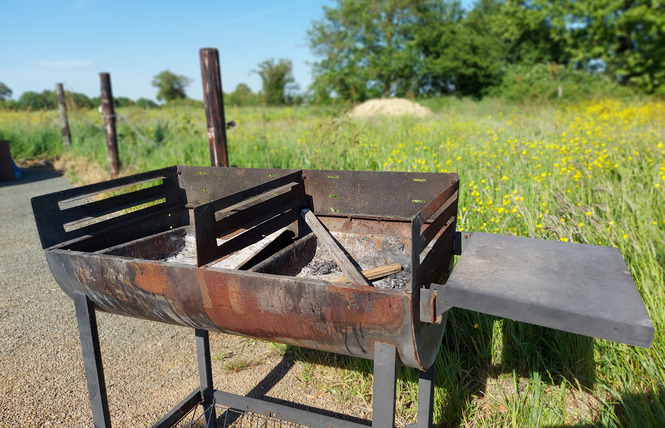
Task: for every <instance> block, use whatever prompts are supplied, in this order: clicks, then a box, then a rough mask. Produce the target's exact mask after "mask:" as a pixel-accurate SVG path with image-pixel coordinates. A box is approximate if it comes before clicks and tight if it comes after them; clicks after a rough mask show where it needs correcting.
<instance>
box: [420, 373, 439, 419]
mask: <svg viewBox="0 0 665 428" xmlns="http://www.w3.org/2000/svg"><path fill="white" fill-rule="evenodd" d="M435 371H436V363H434V364H432V367H430V368H429V369H427V370H420V372H419V374H418V375H419V380H418V423H417V426H418V428H430V427H431V426H432V413H433V411H434V374H435Z"/></svg>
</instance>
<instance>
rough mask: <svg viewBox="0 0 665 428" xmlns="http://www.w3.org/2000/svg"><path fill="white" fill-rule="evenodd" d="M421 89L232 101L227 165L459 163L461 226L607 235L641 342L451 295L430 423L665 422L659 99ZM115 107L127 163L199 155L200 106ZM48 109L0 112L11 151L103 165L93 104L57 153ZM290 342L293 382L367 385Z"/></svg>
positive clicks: (429, 167)
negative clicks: (410, 110) (640, 326)
mask: <svg viewBox="0 0 665 428" xmlns="http://www.w3.org/2000/svg"><path fill="white" fill-rule="evenodd" d="M422 103H423V104H426V105H429V106H430V107H432V108H433V110H434V111H435V114H434V115H433V116H431V117H426V118H409V117H405V118H386V117H384V118H373V119H364V120H355V119H349V118H348V117H346V116H345V115H344V112H343V111H341V110H338V109H317V108H314V107H297V108H296V107H293V108H269V109H262V108H242V109H235V108H229V109H227V111H226V118H227V120H234V121H235V122H236V123H237V126H236V127H235V128H233V129H231V130H229V131H228V132H227V135H228V140H229V146H228V150H229V160H230V163H231V164H232V165H235V166H239V167H274V168H314V169H357V170H396V171H430V172H436V171H439V172H457V173H458V174H459V175H460V189H461V191H460V195H459V198H460V204H459V207H460V208H459V213H458V215H459V219H458V229H461V230H482V231H488V232H493V233H502V234H515V235H520V236H531V237H538V238H544V239H552V240H563V241H571V242H580V243H587V244H597V245H606V246H614V247H618V248H619V249H620V250H621V252H622V254H623V256H624V258H625V260H626V263H627V264H628V266H629V269H630V271H631V274H632V276H633V278H634V280H635V282H636V284H637V286H638V288H639V291H640V293H641V295H642V297H643V299H644V302H645V304H646V306H647V309H648V311H649V314H650V315H651V318H652V320H653V323H654V325H655V328H656V335H655V339H654V343H653V346H652V347H651V348H650V349H641V348H635V347H631V346H625V345H620V344H616V343H612V342H609V341H605V340H592V339H588V338H585V337H579V336H575V335H572V334H567V333H562V332H558V331H553V330H549V329H546V328H541V327H534V326H530V325H525V324H521V323H517V322H512V321H506V320H501V319H498V318H494V317H491V316H484V315H480V314H477V313H474V312H466V311H463V310H458V309H454V310H452V311H451V314H450V316H449V318H448V324H447V328H446V336H445V339H444V344H443V346H442V348H441V352H440V355H439V358H438V360H437V363H436V364H437V382H436V384H437V388H436V397H435V401H436V404H435V407H436V413H435V421H437V422H438V423H439V424H440V425H442V426H460V425H461V426H524V427H532V426H562V425H564V426H596V425H598V426H631V427H632V426H635V427H637V426H654V427H657V426H665V389H664V388H665V387H664V385H665V338H664V336H663V327H665V311H664V309H665V289H664V287H665V271H664V267H663V266H665V103H663V102H660V101H655V100H635V101H615V100H598V101H591V102H586V103H583V104H579V105H571V106H563V105H519V106H518V105H511V104H504V103H501V102H500V101H497V100H486V101H482V102H472V101H467V100H456V99H443V100H440V99H439V100H423V101H422ZM118 114H119V115H120V116H121V117H120V118H119V121H118V132H119V135H120V137H119V156H120V160H121V162H122V171H123V173H124V174H129V173H135V172H138V171H143V170H150V169H155V168H159V167H164V166H168V165H173V164H186V165H207V164H209V159H208V147H207V141H206V137H205V128H206V126H205V116H204V112H203V109H200V110H199V109H193V108H184V107H181V108H174V109H169V108H162V109H160V110H139V109H135V108H128V109H119V112H118ZM57 118H58V115H57V112H55V111H54V112H33V113H25V112H6V111H0V139H6V140H10V141H11V143H10V147H11V150H12V154H13V156H14V158H15V159H17V160H19V161H21V160H24V159H28V158H41V157H49V158H61V159H68V160H70V162H71V161H73V162H74V163H82V164H83V165H86V167H85V168H83V169H88V170H89V169H91V168H92V167H91V165H92V166H95V168H96V169H97V170H100V171H104V170H105V169H106V168H107V167H106V166H105V162H106V148H105V139H104V131H103V128H102V120H101V116H100V115H99V113H97V112H96V111H91V112H72V113H71V114H70V124H71V129H72V137H73V143H72V147H71V148H70V149H69V150H67V151H66V152H65V151H64V150H63V148H62V143H61V139H60V131H59V126H58V120H57ZM81 159H84V161H81ZM101 178H105V177H101ZM106 178H107V177H106ZM79 180H81V181H86V177H84V176H79ZM88 180H89V179H88ZM289 352H293V353H296V354H297V355H299V356H300V357H301V358H303V359H304V360H306V361H309V362H310V363H311V364H309V365H308V368H307V373H306V375H305V376H304V377H303V381H308V380H307V379H310V378H311V379H321V378H329V377H331V376H332V378H333V379H336V381H334V382H331V383H330V384H329V385H327V386H326V385H322V386H321V388H327V389H330V390H331V391H333V392H334V394H335V395H336V396H338V397H339V399H340V400H347V399H362V400H370V399H371V381H372V379H371V363H370V362H367V361H363V360H357V359H352V358H346V357H340V356H335V355H330V354H325V353H320V352H312V351H307V350H301V349H289ZM317 362H319V363H324V364H316V363H317ZM330 363H334V365H338V366H340V367H341V368H338V369H332V368H330V367H329V365H330ZM416 386H417V373H416V372H415V370H412V369H404V368H400V380H399V384H398V390H399V393H398V406H399V414H398V422H399V424H405V423H409V422H411V421H413V420H414V418H415V410H416V409H415V401H416V397H417V387H416Z"/></svg>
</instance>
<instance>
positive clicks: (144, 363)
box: [0, 168, 368, 427]
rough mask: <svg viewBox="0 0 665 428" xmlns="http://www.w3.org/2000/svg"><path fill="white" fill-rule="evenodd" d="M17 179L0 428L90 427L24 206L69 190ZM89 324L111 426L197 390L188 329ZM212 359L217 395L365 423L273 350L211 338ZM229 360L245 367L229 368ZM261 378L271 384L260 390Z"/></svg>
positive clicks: (8, 185) (2, 258)
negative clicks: (288, 404)
mask: <svg viewBox="0 0 665 428" xmlns="http://www.w3.org/2000/svg"><path fill="white" fill-rule="evenodd" d="M23 172H24V177H23V178H22V179H20V180H18V181H15V182H0V219H1V222H0V224H1V228H0V230H1V231H2V241H1V242H2V245H0V397H1V398H0V426H1V427H19V426H21V427H22V426H39V427H42V426H58V427H79V426H81V427H84V426H92V416H91V413H90V405H89V401H88V392H87V387H86V383H85V376H84V371H83V361H82V358H81V351H80V342H79V338H78V329H77V326H76V317H75V314H74V305H73V302H72V301H71V300H70V299H69V297H67V296H66V295H65V293H63V292H62V291H61V290H60V287H59V286H58V285H57V284H56V282H55V281H54V279H53V277H52V276H51V273H50V271H49V269H48V266H47V264H46V260H45V257H44V253H43V250H42V249H41V246H40V243H39V238H38V235H37V230H36V227H35V223H34V218H33V215H32V208H31V205H30V198H32V197H33V196H38V195H41V194H45V193H50V192H55V191H58V190H62V189H65V188H67V187H70V186H71V185H70V184H69V182H68V180H67V179H65V178H63V177H59V176H57V175H56V174H55V173H54V172H53V171H52V170H49V169H45V168H29V169H25V170H23ZM97 321H98V325H99V333H100V342H101V347H102V358H103V360H104V370H105V376H106V384H107V391H108V396H109V406H110V412H111V421H112V423H113V426H114V427H136V426H150V425H152V424H153V423H154V422H156V421H157V420H158V419H159V418H160V417H161V416H163V415H164V414H165V413H166V412H167V411H168V410H169V409H170V408H171V407H173V406H174V405H175V404H177V403H178V402H179V401H180V400H181V399H182V398H184V397H185V396H186V395H187V394H188V393H189V392H191V391H192V390H193V389H194V388H195V387H196V386H197V385H198V372H197V365H196V345H195V339H194V331H193V330H191V329H186V328H182V327H176V326H171V325H167V324H161V323H155V322H147V321H142V320H137V319H133V318H127V317H121V316H117V315H109V314H105V313H98V317H97ZM211 351H212V355H213V359H214V361H213V376H214V379H215V385H216V387H218V388H220V389H224V390H227V391H230V392H234V393H237V394H247V393H250V392H251V393H252V394H253V395H254V396H257V395H259V396H261V395H264V394H266V395H268V396H272V397H276V398H279V399H283V400H289V401H297V402H300V403H302V404H304V405H308V406H314V407H319V408H325V409H328V410H332V411H336V412H344V413H347V414H353V415H355V416H360V417H367V410H368V409H367V403H357V404H358V405H359V407H355V406H353V405H352V404H349V403H346V404H341V403H339V401H337V400H335V399H334V398H333V397H332V396H331V394H330V393H329V392H326V391H327V388H325V386H323V385H319V383H318V382H317V381H316V379H310V380H307V381H303V380H302V378H304V377H306V376H299V374H300V373H301V372H302V370H303V369H305V370H308V376H309V377H310V378H311V376H312V373H311V372H312V370H311V367H309V366H310V364H309V363H307V362H302V361H293V359H292V357H291V356H290V355H288V354H287V355H284V354H283V353H282V352H281V348H279V347H276V346H272V345H270V344H268V343H264V342H260V341H255V340H252V339H246V338H239V337H234V336H228V335H223V334H211ZM234 362H236V363H238V364H236V367H237V366H242V365H243V364H244V363H248V365H249V368H247V369H244V370H239V371H238V372H235V371H233V370H230V367H233V363H234ZM234 370H235V369H234ZM314 372H315V371H314ZM268 375H270V376H268ZM315 375H316V373H315ZM266 376H268V377H269V378H270V377H271V376H272V378H274V380H275V381H278V382H277V383H276V382H273V381H268V382H263V383H262V385H264V387H263V388H261V390H260V391H259V390H258V389H257V388H255V387H256V385H257V384H259V383H260V382H261V381H262V380H263V379H264V377H266ZM280 379H281V380H280ZM274 383H276V384H275V385H273V384H274ZM350 406H353V407H350Z"/></svg>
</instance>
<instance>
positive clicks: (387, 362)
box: [73, 294, 435, 428]
mask: <svg viewBox="0 0 665 428" xmlns="http://www.w3.org/2000/svg"><path fill="white" fill-rule="evenodd" d="M73 299H74V304H75V306H76V317H77V321H78V328H79V334H80V336H81V350H82V353H83V362H84V366H85V374H86V380H87V383H88V393H89V394H90V407H91V409H92V417H93V423H94V426H95V428H111V418H110V412H109V404H108V397H107V393H106V382H105V380H104V367H103V364H102V354H101V348H100V346H99V332H98V329H97V317H96V313H95V306H94V304H93V303H92V301H91V300H90V299H89V298H88V297H87V296H85V295H82V294H76V295H75V296H74V298H73ZM194 330H195V336H196V353H197V359H198V369H199V380H200V386H199V387H198V388H196V389H194V390H193V391H192V392H191V393H190V394H189V395H187V396H186V397H185V398H184V399H183V400H182V401H181V402H180V403H178V404H177V405H176V406H175V407H174V408H173V409H171V410H170V411H169V412H168V413H167V414H166V415H164V416H163V417H162V418H161V419H160V420H159V421H158V422H157V423H155V424H154V425H153V428H170V427H173V426H176V425H177V424H178V423H179V422H180V421H181V420H182V419H183V418H184V417H185V416H187V415H188V414H189V412H190V411H192V410H193V409H194V408H195V407H196V406H197V405H199V404H200V405H201V406H202V407H203V418H204V427H205V428H217V427H218V424H217V415H216V411H215V404H221V405H225V406H228V407H230V408H234V409H238V410H239V411H241V412H252V413H257V414H261V415H264V416H268V417H271V418H275V419H280V420H283V421H288V422H292V423H296V424H301V425H303V426H310V427H321V428H327V427H339V428H366V427H367V426H369V425H368V423H369V422H370V421H366V420H362V421H361V422H360V423H359V422H353V421H350V420H346V419H342V418H339V417H334V416H327V415H324V414H319V413H315V412H313V411H309V410H301V409H297V408H294V407H290V406H285V405H283V404H278V403H271V402H267V401H264V400H260V399H256V398H251V397H245V396H240V395H236V394H231V393H228V392H225V391H221V390H217V389H215V388H214V387H213V377H212V365H211V358H210V339H209V333H208V331H206V330H201V329H194ZM434 374H435V365H432V366H431V367H430V368H429V369H428V370H420V372H419V378H420V380H419V382H418V422H417V423H416V424H412V425H410V426H409V428H429V427H431V426H432V415H433V405H434ZM396 381H397V348H396V347H395V346H393V345H386V344H383V343H380V342H376V343H375V345H374V386H373V398H372V420H371V426H372V427H374V428H388V427H393V426H395V393H396V391H395V388H396ZM340 416H341V415H340Z"/></svg>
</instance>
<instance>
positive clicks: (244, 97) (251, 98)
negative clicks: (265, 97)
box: [225, 83, 260, 107]
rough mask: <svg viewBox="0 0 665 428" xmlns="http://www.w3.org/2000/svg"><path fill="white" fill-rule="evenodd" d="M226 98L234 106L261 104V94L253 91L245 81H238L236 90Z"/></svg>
mask: <svg viewBox="0 0 665 428" xmlns="http://www.w3.org/2000/svg"><path fill="white" fill-rule="evenodd" d="M225 99H226V101H227V102H228V103H229V104H230V105H233V106H240V107H245V106H252V105H258V104H260V100H259V96H258V95H257V94H255V93H254V92H252V89H251V88H250V87H249V86H247V85H246V84H245V83H238V85H237V86H236V88H235V90H234V91H233V92H231V93H230V94H229V95H228V96H227V97H226V98H225Z"/></svg>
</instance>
